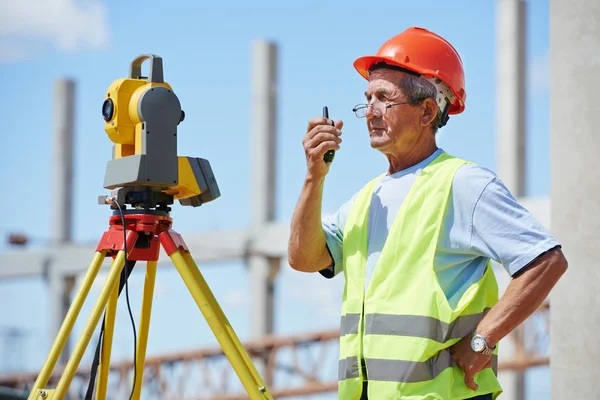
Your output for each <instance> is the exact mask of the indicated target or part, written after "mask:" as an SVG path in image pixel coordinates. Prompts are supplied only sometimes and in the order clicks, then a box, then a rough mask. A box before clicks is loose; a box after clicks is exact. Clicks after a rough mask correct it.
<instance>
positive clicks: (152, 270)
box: [132, 261, 156, 400]
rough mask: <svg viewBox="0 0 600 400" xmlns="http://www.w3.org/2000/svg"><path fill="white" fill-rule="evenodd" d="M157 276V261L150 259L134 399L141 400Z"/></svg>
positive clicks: (137, 353) (139, 335)
mask: <svg viewBox="0 0 600 400" xmlns="http://www.w3.org/2000/svg"><path fill="white" fill-rule="evenodd" d="M155 278H156V261H148V263H147V266H146V282H145V283H144V294H143V296H142V311H141V314H140V328H139V330H140V331H139V334H138V342H137V350H136V359H135V363H136V373H135V381H134V382H135V383H134V384H135V388H134V390H133V397H132V399H136V400H139V398H140V395H141V393H142V382H143V381H144V362H145V360H146V346H147V344H148V330H149V329H150V315H151V312H152V297H153V295H154V282H155Z"/></svg>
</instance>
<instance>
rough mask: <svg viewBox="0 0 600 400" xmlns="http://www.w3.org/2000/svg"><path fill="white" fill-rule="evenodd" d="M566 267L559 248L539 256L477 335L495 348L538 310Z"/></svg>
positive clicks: (478, 330) (516, 279)
mask: <svg viewBox="0 0 600 400" xmlns="http://www.w3.org/2000/svg"><path fill="white" fill-rule="evenodd" d="M567 266H568V263H567V260H566V258H565V256H564V254H563V252H562V251H561V250H560V248H554V249H552V250H550V251H548V252H546V253H545V254H543V255H541V256H540V257H538V258H537V259H536V260H535V261H534V262H532V264H531V266H529V267H528V268H526V269H525V271H523V272H520V273H519V274H518V275H517V276H516V277H514V278H513V279H512V281H511V282H510V284H509V285H508V287H507V288H506V291H505V292H504V295H503V296H502V298H501V299H500V301H498V303H497V304H496V305H495V306H494V307H493V308H492V309H491V310H490V312H489V313H488V314H487V315H486V316H485V317H484V318H483V319H482V320H481V322H480V323H479V326H478V327H477V333H479V334H480V335H483V337H485V338H486V341H487V342H488V345H489V346H490V347H494V346H495V345H496V343H498V342H499V341H500V340H501V339H502V338H504V337H505V336H506V335H508V334H509V333H510V332H512V331H513V330H514V329H515V328H516V327H518V326H519V325H520V324H521V323H522V322H523V321H525V320H526V319H527V318H528V317H529V316H530V315H531V314H532V313H533V312H534V311H535V310H537V309H538V308H539V306H540V305H541V304H542V303H543V301H544V300H545V299H546V298H547V297H548V294H549V293H550V291H551V290H552V288H553V287H554V285H556V283H557V282H558V280H559V279H560V277H561V276H562V275H563V274H564V273H565V271H566V270H567Z"/></svg>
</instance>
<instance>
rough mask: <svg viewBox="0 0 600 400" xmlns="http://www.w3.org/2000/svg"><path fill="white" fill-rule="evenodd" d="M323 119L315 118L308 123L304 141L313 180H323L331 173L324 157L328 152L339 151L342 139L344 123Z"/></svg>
mask: <svg viewBox="0 0 600 400" xmlns="http://www.w3.org/2000/svg"><path fill="white" fill-rule="evenodd" d="M331 122H332V121H331V120H330V119H327V118H323V117H318V118H313V119H311V120H310V121H308V127H307V129H306V135H305V136H304V139H303V140H302V145H303V146H304V153H305V154H306V164H307V166H308V174H309V175H310V176H311V177H312V178H317V179H321V178H323V177H324V176H325V175H327V172H329V164H328V163H326V162H325V161H323V156H324V155H325V153H327V151H328V150H339V148H340V143H341V142H342V139H341V138H340V136H341V134H342V126H343V125H344V124H343V122H342V121H335V126H334V125H332V124H331Z"/></svg>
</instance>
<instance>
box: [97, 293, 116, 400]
mask: <svg viewBox="0 0 600 400" xmlns="http://www.w3.org/2000/svg"><path fill="white" fill-rule="evenodd" d="M118 299H119V284H118V283H117V284H116V285H114V286H113V288H112V291H111V293H110V298H109V299H108V304H107V306H106V314H105V315H106V317H105V319H104V333H103V337H102V352H101V353H100V364H99V366H98V381H97V383H98V385H97V389H96V400H100V399H105V398H106V387H107V384H108V373H109V371H110V354H111V351H112V342H113V332H114V329H115V316H116V314H117V300H118Z"/></svg>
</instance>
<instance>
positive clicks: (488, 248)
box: [470, 177, 560, 276]
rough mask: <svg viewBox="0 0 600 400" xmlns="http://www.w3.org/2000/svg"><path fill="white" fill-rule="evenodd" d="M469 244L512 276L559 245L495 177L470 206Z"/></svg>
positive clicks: (476, 251) (473, 249)
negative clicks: (471, 208)
mask: <svg viewBox="0 0 600 400" xmlns="http://www.w3.org/2000/svg"><path fill="white" fill-rule="evenodd" d="M470 246H471V249H472V251H474V252H475V253H477V254H480V255H482V256H485V257H489V258H491V259H492V260H494V261H496V262H498V263H500V264H502V265H503V266H504V268H505V269H506V271H507V272H508V273H509V274H510V275H511V276H514V275H515V274H516V273H518V272H519V271H520V270H522V269H523V268H524V267H526V266H527V265H528V264H530V263H531V262H532V261H533V260H535V259H536V258H537V257H538V256H539V255H541V254H542V253H544V252H546V251H548V250H550V249H552V248H554V247H557V246H558V247H560V244H559V243H558V242H557V240H556V239H555V238H554V237H553V236H552V235H551V234H550V233H549V232H548V230H547V229H546V228H545V227H544V226H542V224H541V223H540V222H539V221H538V220H537V219H536V218H535V217H534V216H533V215H532V214H531V213H530V212H529V211H528V210H527V209H525V208H524V207H523V206H522V205H521V204H519V203H518V202H517V200H516V199H515V198H514V197H513V195H512V194H511V193H510V191H509V190H508V189H507V188H506V186H505V185H504V183H503V182H502V181H501V180H500V179H499V178H497V177H495V178H494V179H491V180H490V182H489V183H488V184H487V185H486V186H485V187H484V188H483V190H482V192H481V195H480V197H479V199H478V200H477V202H476V203H475V206H474V208H473V214H472V222H471V237H470Z"/></svg>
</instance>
